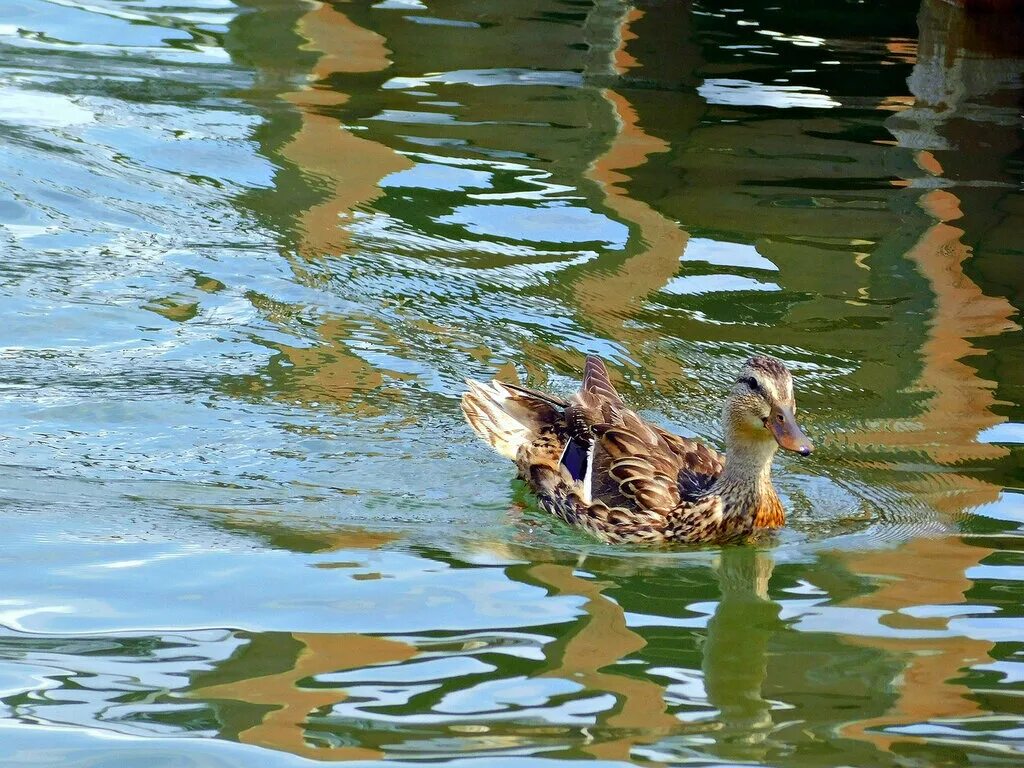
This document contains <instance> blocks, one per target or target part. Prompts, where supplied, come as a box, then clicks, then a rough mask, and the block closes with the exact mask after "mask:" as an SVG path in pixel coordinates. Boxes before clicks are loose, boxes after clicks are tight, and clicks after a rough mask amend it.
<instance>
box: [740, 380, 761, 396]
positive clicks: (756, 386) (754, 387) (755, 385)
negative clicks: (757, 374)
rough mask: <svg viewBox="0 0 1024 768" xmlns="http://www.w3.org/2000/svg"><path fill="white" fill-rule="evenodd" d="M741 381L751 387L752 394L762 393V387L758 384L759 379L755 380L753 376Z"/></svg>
mask: <svg viewBox="0 0 1024 768" xmlns="http://www.w3.org/2000/svg"><path fill="white" fill-rule="evenodd" d="M740 381H741V382H743V383H744V384H746V385H747V386H748V387H750V391H751V392H760V391H761V386H760V385H759V384H758V383H757V379H755V378H754V377H753V376H744V377H743V378H742V379H740Z"/></svg>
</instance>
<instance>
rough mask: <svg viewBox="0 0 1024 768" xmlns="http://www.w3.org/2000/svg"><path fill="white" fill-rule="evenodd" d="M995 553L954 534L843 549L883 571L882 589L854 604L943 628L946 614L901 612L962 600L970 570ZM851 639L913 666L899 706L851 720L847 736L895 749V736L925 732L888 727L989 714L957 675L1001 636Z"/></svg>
mask: <svg viewBox="0 0 1024 768" xmlns="http://www.w3.org/2000/svg"><path fill="white" fill-rule="evenodd" d="M991 552H992V550H990V549H986V548H984V547H975V546H969V545H967V544H964V543H963V542H962V541H961V540H960V539H955V538H936V539H930V538H919V539H914V540H912V541H910V542H908V543H907V544H905V545H903V546H901V547H899V548H898V549H896V550H892V551H885V552H859V553H853V554H847V555H844V556H843V559H844V561H845V562H846V564H847V567H848V568H849V569H850V571H851V572H852V573H858V574H865V575H871V576H877V577H879V579H880V582H881V586H880V587H879V589H878V590H876V591H875V592H872V593H871V594H870V595H867V596H864V597H859V598H856V599H854V600H851V601H849V603H848V605H851V606H857V607H865V608H872V609H876V610H881V611H886V612H887V617H886V620H885V621H886V623H889V624H890V625H892V626H894V627H898V628H899V629H904V630H915V629H917V630H942V629H944V628H945V627H946V620H945V619H941V618H940V619H916V618H914V617H912V616H909V615H907V614H906V613H900V611H901V610H903V609H905V608H907V607H909V606H917V605H938V606H942V605H962V604H963V603H965V602H966V598H965V595H966V593H967V590H969V589H970V588H971V585H972V582H971V580H970V579H968V578H967V577H966V576H965V575H964V574H965V573H966V572H967V569H968V568H971V567H973V566H975V565H977V564H978V563H979V562H980V561H981V560H982V559H984V558H985V557H986V556H987V555H989V554H991ZM846 640H847V642H849V643H851V644H853V645H867V646H870V647H872V648H879V649H882V650H885V651H887V652H889V653H891V654H893V655H895V656H897V657H901V658H903V659H905V661H906V668H905V670H904V672H903V674H902V676H901V680H900V683H899V685H898V686H897V697H896V702H895V703H894V704H893V706H892V707H891V708H890V709H889V710H888V711H887V712H886V713H885V714H884V715H882V716H880V717H876V718H871V719H867V720H860V721H857V722H855V723H851V724H850V725H848V726H846V728H845V729H844V733H845V735H848V736H852V737H856V738H862V739H866V740H868V741H870V742H872V743H873V744H875V745H876V746H877V747H878V748H879V749H882V750H889V749H891V748H892V745H893V744H894V743H896V742H900V741H923V739H919V738H916V737H913V736H905V735H897V734H892V733H887V732H885V729H886V728H888V727H892V726H900V725H907V724H911V723H921V722H927V721H929V720H932V719H935V718H947V717H948V718H951V717H972V716H975V715H979V714H983V713H984V710H983V709H982V708H981V707H980V706H979V705H978V703H977V702H975V701H974V700H972V698H971V693H972V692H971V689H970V688H968V687H967V686H966V685H965V684H964V683H962V682H956V681H957V679H958V678H960V677H962V676H963V671H964V669H965V668H966V667H969V666H971V665H972V664H978V663H984V662H985V661H987V660H988V659H989V652H990V651H991V650H992V648H993V646H994V643H991V642H989V641H988V640H978V639H973V638H969V637H962V636H950V637H939V638H916V637H915V638H913V639H902V638H866V637H861V636H857V635H848V636H847V638H846Z"/></svg>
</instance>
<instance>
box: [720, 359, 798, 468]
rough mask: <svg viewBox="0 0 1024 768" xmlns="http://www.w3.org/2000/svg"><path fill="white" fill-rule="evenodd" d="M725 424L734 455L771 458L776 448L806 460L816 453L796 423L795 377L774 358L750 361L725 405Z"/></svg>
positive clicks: (727, 437) (727, 438)
mask: <svg viewBox="0 0 1024 768" xmlns="http://www.w3.org/2000/svg"><path fill="white" fill-rule="evenodd" d="M722 422H723V423H722V426H723V428H724V432H725V438H726V443H727V444H728V445H729V449H730V453H731V452H732V451H733V450H737V451H740V452H747V451H750V452H754V453H761V454H764V453H767V454H769V455H770V454H772V453H774V452H775V450H776V448H775V445H776V444H778V446H779V447H780V448H784V449H785V450H787V451H793V452H795V453H799V454H800V455H802V456H807V455H809V454H810V453H811V451H813V450H814V445H813V444H812V443H811V441H810V440H809V439H808V438H807V435H805V434H804V432H803V430H802V429H800V425H799V424H797V421H796V398H794V397H793V377H792V376H791V375H790V373H789V370H788V369H787V368H786V366H785V365H783V364H782V361H781V360H777V359H776V358H774V357H767V356H761V355H758V356H756V357H752V358H750V359H749V360H747V362H746V363H745V364H744V366H743V369H742V370H741V371H740V373H739V376H737V377H736V382H735V383H734V384H733V387H732V391H731V392H730V393H729V397H728V399H727V400H726V402H725V408H724V409H723V412H722Z"/></svg>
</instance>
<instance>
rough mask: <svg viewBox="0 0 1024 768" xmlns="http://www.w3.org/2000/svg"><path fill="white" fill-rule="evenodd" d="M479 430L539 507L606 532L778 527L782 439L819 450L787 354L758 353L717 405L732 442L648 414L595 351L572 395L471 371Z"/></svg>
mask: <svg viewBox="0 0 1024 768" xmlns="http://www.w3.org/2000/svg"><path fill="white" fill-rule="evenodd" d="M466 384H467V387H468V389H467V390H466V391H465V393H464V394H463V395H462V398H461V404H462V412H463V414H464V415H465V418H466V421H467V422H468V423H469V426H470V427H472V429H473V431H474V432H476V434H477V435H479V436H480V437H481V438H482V439H483V440H484V441H485V442H486V443H488V444H489V445H490V446H491V447H492V448H493V449H494V450H495V451H497V452H498V453H499V454H500V455H502V456H504V457H506V458H508V459H511V460H512V461H513V462H515V465H516V468H517V470H518V474H519V478H520V479H521V480H523V481H524V482H525V483H526V485H527V486H528V487H529V489H530V490H531V491H532V493H533V494H534V495H535V496H536V498H537V501H538V503H539V505H540V507H541V508H542V509H543V510H545V511H546V512H548V513H550V514H552V515H554V516H556V517H558V518H561V519H562V520H563V521H565V522H566V523H568V524H569V525H571V526H575V527H577V528H580V529H583V530H584V531H586V532H588V533H590V534H592V535H593V536H596V537H597V538H598V539H601V540H603V541H605V542H607V543H619V542H635V543H661V542H679V543H686V544H700V543H727V542H731V541H736V540H742V539H745V538H749V537H751V536H752V535H753V534H755V533H756V532H758V531H762V530H772V529H776V528H780V527H782V526H783V525H784V524H785V521H786V511H785V509H784V507H783V505H782V502H781V501H780V499H779V496H778V493H776V491H775V487H774V486H773V485H772V481H771V468H772V460H773V459H774V457H775V454H776V452H777V450H778V449H779V448H783V449H785V450H787V451H793V452H795V453H798V454H800V455H802V456H808V455H810V453H811V452H812V451H813V450H814V446H813V444H812V443H811V441H810V439H808V437H807V436H806V435H805V434H804V432H803V430H802V429H801V428H800V425H799V424H798V423H797V420H796V410H797V408H796V398H795V396H794V393H793V377H792V375H791V373H790V371H789V369H788V368H787V367H786V365H785V364H784V363H783V362H782V361H781V360H779V359H777V358H775V357H771V356H768V355H755V356H753V357H751V358H750V359H748V360H747V361H746V362H745V363H744V364H743V366H742V368H741V369H740V371H739V374H738V375H737V377H736V379H735V380H734V382H733V384H732V388H731V390H730V391H729V393H728V396H727V397H726V399H725V404H724V406H723V408H722V433H723V435H724V438H725V453H724V454H722V453H719V452H718V451H716V450H715V449H713V448H711V447H709V446H708V445H706V444H704V443H702V442H700V441H699V440H695V439H692V438H688V437H681V436H679V435H676V434H673V433H672V432H670V431H668V430H666V429H664V428H662V427H660V426H658V425H656V424H653V423H651V422H649V421H646V420H645V419H643V418H641V417H640V416H639V415H638V414H637V413H636V412H635V411H633V410H631V409H630V408H628V407H627V406H626V404H625V402H624V401H623V400H622V398H621V397H620V396H619V393H618V392H617V391H616V390H615V387H614V386H613V385H612V382H611V378H610V376H609V374H608V369H607V367H606V366H605V364H604V362H603V361H602V360H601V359H600V358H599V357H596V356H588V357H587V359H586V365H585V367H584V370H583V381H582V384H581V386H580V389H579V391H578V392H576V393H575V394H573V395H571V396H569V397H562V396H559V395H555V394H550V393H547V392H541V391H538V390H534V389H529V388H527V387H524V386H521V385H519V384H511V383H503V382H500V381H497V380H494V381H492V382H490V383H483V382H479V381H473V380H471V379H467V380H466Z"/></svg>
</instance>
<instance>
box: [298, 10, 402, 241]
mask: <svg viewBox="0 0 1024 768" xmlns="http://www.w3.org/2000/svg"><path fill="white" fill-rule="evenodd" d="M297 31H298V32H299V34H301V35H302V36H303V37H304V38H305V39H307V40H308V41H309V48H311V49H313V50H316V51H321V52H322V53H323V55H322V56H321V57H320V59H319V60H318V61H317V62H316V64H315V65H314V66H313V69H312V71H311V72H310V75H309V77H310V81H311V84H310V86H309V87H308V88H304V89H302V90H300V91H294V92H292V93H287V94H283V95H282V98H284V99H286V100H288V101H290V102H291V103H292V104H294V105H295V106H296V107H297V108H298V110H299V112H300V114H301V116H302V125H301V127H300V128H299V130H298V131H297V132H296V134H295V136H294V138H293V139H292V140H291V141H290V142H289V143H288V144H287V145H286V146H285V147H284V148H283V149H282V151H281V154H282V155H284V157H286V158H287V159H288V160H290V161H291V162H293V163H295V165H296V166H298V167H299V168H301V169H302V170H303V171H304V172H307V173H309V174H312V175H313V176H315V177H316V178H318V179H320V180H322V181H323V182H325V183H326V184H327V189H328V193H327V197H326V199H325V200H324V201H323V202H322V203H319V204H317V205H314V206H312V207H310V208H309V209H307V210H305V211H303V212H302V213H301V216H300V221H299V229H300V233H301V235H302V245H301V253H302V255H303V256H305V257H307V258H315V257H317V256H320V255H338V254H341V253H343V252H344V251H345V250H346V249H347V248H348V245H349V239H348V232H347V230H346V229H345V227H344V226H343V222H344V219H345V218H346V217H347V216H348V215H349V214H350V213H351V212H352V211H353V210H354V209H355V208H356V207H357V206H359V205H362V204H365V203H367V202H369V201H371V200H373V199H375V198H376V197H378V196H379V195H380V193H381V190H380V186H379V182H380V180H381V179H382V178H384V177H385V176H387V175H388V174H391V173H394V172H395V171H400V170H403V169H405V168H409V167H411V166H412V162H411V161H410V160H409V159H408V158H406V157H404V156H403V155H400V154H398V153H397V152H395V151H394V150H392V149H391V148H390V147H388V146H386V145H384V144H380V143H378V142H375V141H368V140H367V139H363V138H361V137H359V136H356V135H355V134H354V133H352V132H351V131H349V130H346V129H345V127H344V126H342V125H341V124H340V123H339V122H338V119H337V118H336V117H333V116H331V115H329V114H324V113H323V112H322V111H321V110H322V109H323V108H324V107H337V106H340V105H341V104H344V103H345V102H346V101H348V98H349V97H348V95H347V94H344V93H341V92H339V91H337V90H335V89H333V88H332V87H331V86H330V84H329V83H328V82H327V81H328V79H329V78H330V76H331V75H334V74H337V73H356V72H376V71H379V70H382V69H385V68H387V67H388V66H389V65H390V63H391V62H390V61H389V59H388V56H387V54H388V50H387V47H386V45H385V40H384V38H383V37H381V36H380V35H378V34H377V33H376V32H373V31H371V30H368V29H363V28H362V27H359V26H357V25H355V24H353V23H352V22H351V21H350V20H349V18H348V17H347V16H345V14H344V13H343V12H342V11H341V10H340V8H338V7H337V6H334V5H328V4H326V3H315V4H314V7H313V8H312V9H311V10H310V11H309V12H308V13H306V14H305V15H304V16H303V17H302V18H301V19H300V20H299V23H298V26H297Z"/></svg>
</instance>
